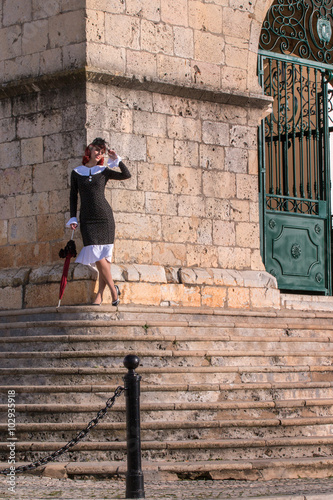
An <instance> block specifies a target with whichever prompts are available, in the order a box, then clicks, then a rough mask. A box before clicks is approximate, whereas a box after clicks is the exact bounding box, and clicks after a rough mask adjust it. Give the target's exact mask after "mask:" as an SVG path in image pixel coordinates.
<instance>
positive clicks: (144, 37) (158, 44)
mask: <svg viewBox="0 0 333 500" xmlns="http://www.w3.org/2000/svg"><path fill="white" fill-rule="evenodd" d="M141 50H143V51H147V52H150V53H153V54H155V53H160V52H161V53H163V54H170V55H171V54H172V53H173V36H172V27H171V26H168V25H167V24H164V23H156V22H152V21H148V20H147V19H142V21H141Z"/></svg>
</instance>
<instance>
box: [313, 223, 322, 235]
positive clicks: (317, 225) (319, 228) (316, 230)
mask: <svg viewBox="0 0 333 500" xmlns="http://www.w3.org/2000/svg"><path fill="white" fill-rule="evenodd" d="M314 230H315V233H316V234H320V233H321V227H320V226H319V224H316V225H315V227H314Z"/></svg>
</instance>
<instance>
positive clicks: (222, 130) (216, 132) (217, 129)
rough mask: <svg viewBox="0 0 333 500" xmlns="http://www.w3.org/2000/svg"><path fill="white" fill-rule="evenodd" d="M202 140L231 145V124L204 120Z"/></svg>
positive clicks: (208, 142)
mask: <svg viewBox="0 0 333 500" xmlns="http://www.w3.org/2000/svg"><path fill="white" fill-rule="evenodd" d="M202 140H203V142H204V143H206V144H217V145H219V146H228V145H229V125H228V124H227V123H220V122H211V121H204V122H203V124H202Z"/></svg>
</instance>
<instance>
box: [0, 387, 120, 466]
mask: <svg viewBox="0 0 333 500" xmlns="http://www.w3.org/2000/svg"><path fill="white" fill-rule="evenodd" d="M124 390H125V389H124V387H121V386H118V387H117V389H116V390H115V391H114V394H113V396H111V397H110V398H109V399H108V400H107V402H106V403H105V408H102V409H101V410H99V412H98V413H97V415H96V417H95V418H93V419H92V420H90V422H89V423H88V425H87V427H86V428H85V429H83V430H82V431H80V432H79V433H78V434H77V435H76V436H75V438H73V439H72V440H71V441H69V442H68V443H67V444H65V445H64V446H63V447H62V448H60V449H59V450H57V451H54V452H53V453H51V455H48V456H47V457H44V458H41V459H40V460H37V461H36V462H32V463H31V464H28V465H21V466H20V467H17V468H16V469H15V473H19V472H26V471H28V470H34V469H37V467H40V466H41V465H45V464H47V463H49V462H52V461H53V460H55V459H56V458H58V457H61V455H63V454H64V453H66V451H68V450H69V449H70V448H72V447H73V446H74V445H76V444H77V443H78V442H79V441H81V440H82V439H83V438H84V437H85V436H86V435H87V434H88V433H89V432H90V431H91V429H93V428H94V427H95V426H96V425H97V424H98V422H99V421H100V420H102V418H104V417H105V415H106V412H107V411H108V410H109V409H110V408H112V406H113V405H114V403H115V401H116V399H117V398H119V396H121V395H122V393H123V392H124ZM10 472H11V469H4V470H1V471H0V474H6V475H7V474H9V473H10Z"/></svg>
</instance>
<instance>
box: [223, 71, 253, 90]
mask: <svg viewBox="0 0 333 500" xmlns="http://www.w3.org/2000/svg"><path fill="white" fill-rule="evenodd" d="M221 88H222V89H223V90H227V91H228V90H236V91H238V92H245V91H246V90H247V71H246V70H245V69H239V68H230V67H229V66H222V68H221Z"/></svg>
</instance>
